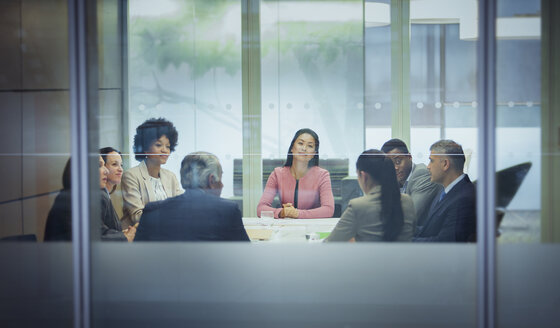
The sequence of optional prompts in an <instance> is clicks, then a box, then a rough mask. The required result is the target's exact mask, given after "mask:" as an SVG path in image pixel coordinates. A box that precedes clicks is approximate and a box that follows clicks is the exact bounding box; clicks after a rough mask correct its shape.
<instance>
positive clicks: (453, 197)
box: [413, 175, 476, 242]
mask: <svg viewBox="0 0 560 328" xmlns="http://www.w3.org/2000/svg"><path fill="white" fill-rule="evenodd" d="M438 201H439V197H436V198H435V199H434V201H433V202H432V206H431V208H430V211H429V213H428V216H427V218H426V220H425V223H424V225H423V226H422V227H420V229H419V230H418V231H417V233H416V235H415V237H414V238H413V241H420V242H421V241H427V242H434V241H440V242H466V241H469V240H470V239H472V238H473V236H474V235H475V232H476V195H475V189H474V185H473V184H472V182H471V180H470V179H469V177H468V175H465V177H464V178H463V179H462V180H461V181H459V183H457V184H456V185H455V187H453V188H452V189H451V191H450V192H449V194H447V195H446V196H445V197H444V198H443V199H442V200H441V201H439V202H438Z"/></svg>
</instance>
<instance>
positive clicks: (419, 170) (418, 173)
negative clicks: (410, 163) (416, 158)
mask: <svg viewBox="0 0 560 328" xmlns="http://www.w3.org/2000/svg"><path fill="white" fill-rule="evenodd" d="M410 174H411V175H410V178H411V179H413V178H418V177H426V176H427V177H428V178H429V177H430V171H428V168H427V167H426V164H422V163H419V164H416V163H414V170H413V171H412V172H411V173H410Z"/></svg>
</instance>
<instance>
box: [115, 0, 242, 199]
mask: <svg viewBox="0 0 560 328" xmlns="http://www.w3.org/2000/svg"><path fill="white" fill-rule="evenodd" d="M128 33H129V76H128V79H129V108H128V115H129V122H128V124H129V127H130V129H129V130H130V133H129V135H128V136H126V137H127V138H130V139H131V140H132V138H133V137H134V129H135V128H136V127H137V126H138V125H140V124H141V123H142V122H144V121H145V120H147V119H150V118H158V117H162V118H165V119H167V120H169V121H171V122H173V123H174V124H175V126H176V127H177V130H178V132H179V135H180V138H179V141H178V144H177V149H176V152H175V154H177V155H173V154H172V155H171V156H170V157H169V160H168V163H167V164H166V167H167V169H168V170H170V171H171V172H173V173H174V174H175V176H177V177H178V176H179V169H180V163H181V160H182V157H183V156H184V155H185V154H188V153H190V152H192V151H195V150H208V151H212V152H213V153H215V154H216V155H217V156H218V157H219V158H220V160H221V161H222V164H223V169H224V181H226V182H227V183H225V184H224V192H223V196H224V197H227V198H229V197H232V196H234V192H233V183H232V182H233V176H234V165H233V164H234V160H235V159H238V158H241V154H242V125H241V124H242V120H241V113H242V107H241V96H242V93H241V4H240V2H239V1H234V0H228V1H203V0H190V1H161V2H158V4H157V6H156V5H154V3H153V2H152V1H131V2H130V3H129V26H128ZM217 140H218V142H217ZM129 151H130V152H131V153H132V152H133V151H132V149H129ZM125 162H126V164H129V165H125V166H129V167H132V166H135V165H136V164H137V163H136V161H134V159H133V158H132V157H131V158H125Z"/></svg>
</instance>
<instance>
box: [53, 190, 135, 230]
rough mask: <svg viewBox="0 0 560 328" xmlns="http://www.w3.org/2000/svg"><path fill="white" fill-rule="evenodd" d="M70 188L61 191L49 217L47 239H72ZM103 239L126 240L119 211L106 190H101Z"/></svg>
mask: <svg viewBox="0 0 560 328" xmlns="http://www.w3.org/2000/svg"><path fill="white" fill-rule="evenodd" d="M71 195H72V194H71V191H70V189H63V190H61V191H60V193H59V194H58V196H56V199H55V201H54V204H53V206H52V208H51V210H50V212H49V216H48V218H47V225H46V227H45V241H72V202H71ZM100 214H101V240H103V241H126V240H127V239H126V237H125V235H124V233H123V232H122V229H121V224H120V221H119V217H118V216H117V212H115V208H114V207H113V203H111V199H110V198H109V194H108V193H107V191H106V190H104V189H102V190H101V213H100Z"/></svg>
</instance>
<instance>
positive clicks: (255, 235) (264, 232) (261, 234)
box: [245, 228, 272, 240]
mask: <svg viewBox="0 0 560 328" xmlns="http://www.w3.org/2000/svg"><path fill="white" fill-rule="evenodd" d="M245 231H247V235H248V236H249V239H251V240H270V238H271V237H272V230H270V229H257V228H254V229H251V228H249V229H246V230H245Z"/></svg>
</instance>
